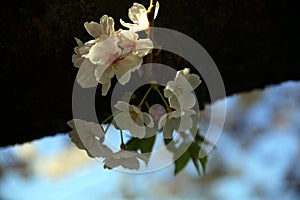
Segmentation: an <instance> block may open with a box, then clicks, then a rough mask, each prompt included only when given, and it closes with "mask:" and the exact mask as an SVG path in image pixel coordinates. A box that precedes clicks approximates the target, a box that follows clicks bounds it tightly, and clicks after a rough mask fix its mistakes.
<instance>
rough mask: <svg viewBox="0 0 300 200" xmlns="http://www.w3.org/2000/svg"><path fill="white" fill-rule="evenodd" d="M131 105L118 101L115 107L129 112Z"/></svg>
mask: <svg viewBox="0 0 300 200" xmlns="http://www.w3.org/2000/svg"><path fill="white" fill-rule="evenodd" d="M129 106H130V105H129V104H128V103H127V102H125V101H118V102H117V103H116V104H115V105H114V107H115V108H117V109H118V110H121V111H125V112H129Z"/></svg>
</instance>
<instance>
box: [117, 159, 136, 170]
mask: <svg viewBox="0 0 300 200" xmlns="http://www.w3.org/2000/svg"><path fill="white" fill-rule="evenodd" d="M121 166H122V167H124V168H126V169H135V170H138V169H139V168H140V163H139V161H138V160H137V158H128V159H127V160H125V161H123V162H122V163H121Z"/></svg>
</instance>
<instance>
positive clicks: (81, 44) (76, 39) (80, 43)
mask: <svg viewBox="0 0 300 200" xmlns="http://www.w3.org/2000/svg"><path fill="white" fill-rule="evenodd" d="M75 41H76V43H77V45H78V46H79V47H81V46H83V42H82V41H81V40H80V39H78V38H76V37H75Z"/></svg>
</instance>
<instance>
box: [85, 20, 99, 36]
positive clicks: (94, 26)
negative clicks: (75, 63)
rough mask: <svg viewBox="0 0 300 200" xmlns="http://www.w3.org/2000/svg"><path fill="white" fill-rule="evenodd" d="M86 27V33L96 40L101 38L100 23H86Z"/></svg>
mask: <svg viewBox="0 0 300 200" xmlns="http://www.w3.org/2000/svg"><path fill="white" fill-rule="evenodd" d="M84 27H85V29H86V31H87V32H88V33H89V34H90V35H91V36H93V37H94V38H97V37H100V36H101V27H100V25H99V24H98V23H96V22H93V21H92V22H90V23H89V22H85V23H84Z"/></svg>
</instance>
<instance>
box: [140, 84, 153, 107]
mask: <svg viewBox="0 0 300 200" xmlns="http://www.w3.org/2000/svg"><path fill="white" fill-rule="evenodd" d="M151 90H152V87H150V88H149V89H148V90H147V92H146V94H145V95H144V97H143V99H142V100H141V102H140V104H139V106H138V107H139V108H141V106H142V105H143V103H144V101H145V100H146V98H147V96H148V94H149V93H150V91H151Z"/></svg>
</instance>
